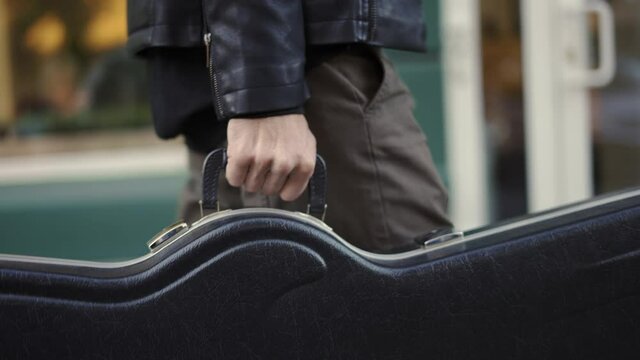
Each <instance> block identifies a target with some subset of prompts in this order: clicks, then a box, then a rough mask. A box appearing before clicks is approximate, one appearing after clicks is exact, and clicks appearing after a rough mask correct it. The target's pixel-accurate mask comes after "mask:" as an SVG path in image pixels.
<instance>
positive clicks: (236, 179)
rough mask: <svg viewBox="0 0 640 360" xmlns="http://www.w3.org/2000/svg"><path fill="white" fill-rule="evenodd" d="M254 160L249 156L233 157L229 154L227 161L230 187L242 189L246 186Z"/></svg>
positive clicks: (227, 175)
mask: <svg viewBox="0 0 640 360" xmlns="http://www.w3.org/2000/svg"><path fill="white" fill-rule="evenodd" d="M251 163H252V159H251V157H248V156H233V155H231V153H229V159H228V160H227V169H226V177H227V181H228V182H229V185H231V186H234V187H240V186H242V185H244V183H245V179H246V178H247V174H248V173H249V168H250V166H251Z"/></svg>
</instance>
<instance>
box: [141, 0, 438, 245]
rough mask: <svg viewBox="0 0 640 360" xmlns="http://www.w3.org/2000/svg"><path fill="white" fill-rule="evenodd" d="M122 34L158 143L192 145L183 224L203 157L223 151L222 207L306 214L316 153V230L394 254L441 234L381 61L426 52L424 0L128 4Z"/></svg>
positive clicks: (404, 104)
mask: <svg viewBox="0 0 640 360" xmlns="http://www.w3.org/2000/svg"><path fill="white" fill-rule="evenodd" d="M129 36H130V38H129V47H130V48H131V49H132V50H133V51H134V52H136V53H138V54H141V55H142V56H144V57H145V58H146V59H147V61H148V64H149V68H150V77H151V81H150V84H151V89H150V91H151V103H152V108H153V117H154V123H155V127H156V131H157V133H158V135H159V136H160V137H162V138H171V137H175V136H177V135H179V134H183V135H184V137H185V139H186V143H187V146H188V147H189V149H190V164H191V180H190V182H189V184H188V186H187V188H186V191H185V195H184V204H183V207H182V209H183V210H182V214H183V215H184V216H185V217H186V218H187V219H188V220H191V221H193V220H196V219H197V218H198V210H197V205H196V202H197V200H198V199H199V198H200V192H201V186H202V184H201V167H202V162H203V159H204V157H205V155H206V153H207V152H209V151H211V150H213V149H215V148H217V147H220V146H222V145H224V144H225V141H226V145H227V151H228V165H227V168H226V175H225V176H226V178H227V180H228V184H227V185H226V186H223V187H224V189H222V194H221V207H223V208H238V207H244V206H273V207H279V208H285V209H291V210H294V209H297V210H304V204H305V199H304V196H301V195H302V194H303V192H304V190H305V188H306V185H307V183H308V181H309V178H310V176H311V174H312V172H313V168H314V166H315V155H316V149H317V152H318V153H319V154H320V155H322V156H323V157H324V158H325V160H326V162H327V166H328V170H329V179H328V205H329V208H328V212H327V215H326V222H327V224H328V225H329V226H331V227H333V229H334V230H335V231H336V232H337V233H338V234H340V235H342V237H344V238H345V239H346V240H347V241H350V242H351V243H353V244H354V245H356V246H359V247H361V248H363V249H365V250H369V251H375V252H394V251H399V250H402V249H406V248H408V247H410V246H412V244H413V239H414V237H415V236H417V235H420V234H423V233H425V232H428V231H430V230H433V229H435V228H443V227H451V224H450V222H449V220H448V219H447V216H446V202H447V199H446V191H445V190H444V188H443V186H442V184H441V181H440V179H439V177H438V174H437V172H436V170H435V167H434V165H433V162H432V160H431V155H430V153H429V150H428V147H427V144H426V139H425V136H424V135H423V133H422V132H421V130H420V128H419V126H418V125H417V124H416V122H415V119H414V118H413V114H412V107H413V103H412V99H411V96H410V94H409V92H408V90H407V88H406V86H405V85H404V84H403V83H402V82H401V80H400V79H399V78H398V75H397V74H396V72H395V70H394V69H393V67H392V65H391V64H390V63H389V61H388V60H387V59H385V58H384V57H383V55H382V54H381V51H380V48H381V47H392V48H398V49H405V50H413V51H422V50H424V46H425V38H424V36H425V30H424V23H423V19H422V8H421V1H420V0H403V1H397V0H242V1H239V0H183V1H180V2H178V1H171V0H129ZM225 135H226V136H225Z"/></svg>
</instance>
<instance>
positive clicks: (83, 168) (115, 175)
mask: <svg viewBox="0 0 640 360" xmlns="http://www.w3.org/2000/svg"><path fill="white" fill-rule="evenodd" d="M186 164H187V154H186V149H185V147H184V145H183V144H182V142H181V141H180V140H174V141H161V140H159V139H157V138H156V136H155V134H153V132H152V131H150V130H143V131H129V132H107V133H98V134H82V135H66V136H52V137H43V138H30V139H9V140H4V141H0V185H10V184H12V185H15V184H32V183H50V182H65V181H78V180H98V179H122V178H131V177H140V176H153V175H168V174H180V173H183V172H185V171H186V170H185V169H186V166H187V165H186Z"/></svg>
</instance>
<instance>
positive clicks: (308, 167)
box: [299, 160, 316, 175]
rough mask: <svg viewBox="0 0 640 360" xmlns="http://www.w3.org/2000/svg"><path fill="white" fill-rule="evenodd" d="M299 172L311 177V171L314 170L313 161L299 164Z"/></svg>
mask: <svg viewBox="0 0 640 360" xmlns="http://www.w3.org/2000/svg"><path fill="white" fill-rule="evenodd" d="M299 168H300V172H301V173H303V174H305V175H311V174H313V171H314V170H315V168H316V162H315V161H308V160H307V161H303V162H302V163H300V166H299Z"/></svg>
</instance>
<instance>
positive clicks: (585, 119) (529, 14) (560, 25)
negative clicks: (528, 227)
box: [521, 0, 593, 211]
mask: <svg viewBox="0 0 640 360" xmlns="http://www.w3.org/2000/svg"><path fill="white" fill-rule="evenodd" d="M585 3H586V1H585V0H521V17H522V36H523V39H522V40H523V59H524V70H525V71H524V74H525V76H524V90H525V92H524V94H525V96H524V97H525V134H526V148H527V182H528V201H529V210H530V211H540V210H545V209H548V208H551V207H555V206H559V205H563V204H567V203H570V202H575V201H579V200H583V199H587V198H589V197H591V196H592V195H593V175H592V155H591V134H590V128H591V127H590V122H591V114H590V111H589V99H588V89H587V86H586V83H587V82H586V81H585V79H584V77H582V78H581V76H577V75H578V74H583V75H584V74H585V73H588V72H589V70H588V62H587V60H588V57H587V55H588V54H587V36H588V33H587V27H586V19H587V12H586V10H585Z"/></svg>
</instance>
